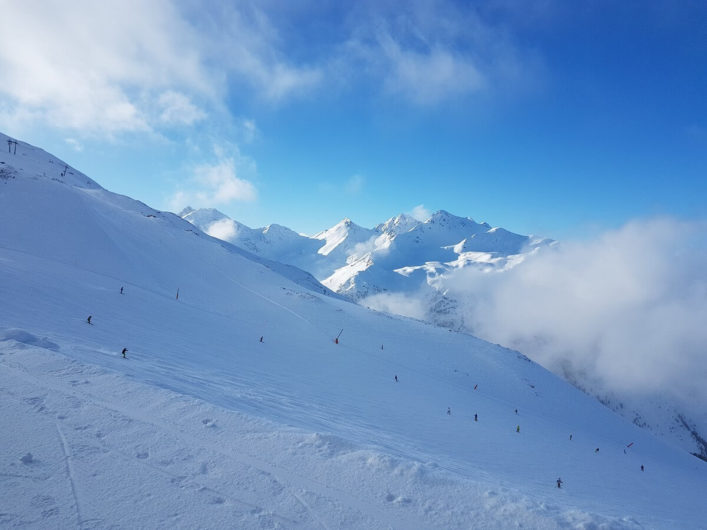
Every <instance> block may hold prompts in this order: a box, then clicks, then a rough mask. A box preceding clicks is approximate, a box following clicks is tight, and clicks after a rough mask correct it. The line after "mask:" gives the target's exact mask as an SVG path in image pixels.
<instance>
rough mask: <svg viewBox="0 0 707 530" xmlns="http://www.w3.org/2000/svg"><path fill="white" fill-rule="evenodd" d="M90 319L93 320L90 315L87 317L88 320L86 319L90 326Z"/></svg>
mask: <svg viewBox="0 0 707 530" xmlns="http://www.w3.org/2000/svg"><path fill="white" fill-rule="evenodd" d="M92 318H93V316H92V315H88V318H87V319H86V322H87V323H89V324H90V323H91V319H92Z"/></svg>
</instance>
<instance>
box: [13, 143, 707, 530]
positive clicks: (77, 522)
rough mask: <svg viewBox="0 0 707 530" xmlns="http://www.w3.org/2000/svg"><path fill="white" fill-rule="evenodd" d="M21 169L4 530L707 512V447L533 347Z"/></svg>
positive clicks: (577, 524)
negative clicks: (679, 443) (401, 313)
mask: <svg viewBox="0 0 707 530" xmlns="http://www.w3.org/2000/svg"><path fill="white" fill-rule="evenodd" d="M5 141H6V137H4V136H2V135H0V145H4V142H5ZM0 162H2V164H0V176H1V177H2V178H0V225H1V226H2V227H3V228H2V230H0V294H1V295H2V301H3V303H2V304H0V411H1V414H2V415H1V418H2V421H3V425H4V426H5V428H4V429H2V431H1V432H2V434H0V446H1V447H2V460H1V464H0V465H1V469H0V491H2V492H3V494H2V495H0V526H1V527H26V528H71V527H76V528H105V527H113V526H115V527H119V528H167V527H170V528H175V527H177V528H194V527H211V528H219V527H235V528H273V527H274V528H512V527H526V528H567V527H570V528H700V527H703V526H704V521H705V517H706V516H707V507H706V506H705V504H706V503H704V491H705V485H707V480H706V479H705V477H706V475H705V472H706V471H707V466H706V465H705V463H704V462H701V461H699V460H697V459H696V458H693V457H690V456H689V455H687V454H685V453H684V452H681V451H679V450H676V449H674V448H671V447H669V446H667V445H665V444H663V443H661V442H660V441H658V440H656V439H655V438H653V437H651V436H650V435H649V433H647V432H645V431H642V430H640V429H638V428H636V427H635V426H633V425H631V424H629V423H627V422H626V421H624V420H622V419H621V418H619V417H618V416H617V415H615V414H613V413H612V412H611V411H609V410H608V409H606V408H605V407H603V406H602V405H601V404H599V403H598V402H597V401H595V400H594V399H592V398H590V397H588V396H586V395H585V394H582V393H581V392H579V391H577V390H576V389H574V388H573V387H571V386H569V385H568V384H566V383H564V382H563V381H561V380H560V379H559V378H557V377H555V376H553V375H552V374H550V373H549V372H547V371H546V370H544V369H542V368H541V367H539V366H538V365H536V364H534V363H532V362H530V361H528V360H527V359H526V358H525V357H523V356H522V355H521V354H519V353H517V352H514V351H511V350H507V349H504V348H501V347H499V346H497V345H493V344H489V343H487V342H484V341H481V340H479V339H476V338H474V337H471V336H469V335H466V334H461V333H454V332H449V331H447V330H444V329H440V328H437V327H434V326H431V325H426V324H423V323H421V322H417V321H413V320H408V319H403V318H398V317H391V316H388V315H385V314H381V313H375V312H371V311H368V310H366V309H364V308H362V307H360V306H357V305H354V304H352V303H349V302H346V301H344V300H342V299H340V298H338V297H337V296H335V295H333V293H331V292H330V291H328V290H326V289H325V288H323V287H322V286H321V285H319V284H318V283H316V282H314V281H313V279H312V278H311V277H310V276H309V275H307V274H306V273H303V272H301V271H298V270H296V269H293V268H292V267H285V266H281V265H277V264H274V263H272V262H267V261H264V260H262V259H259V258H256V257H255V256H252V255H250V254H248V253H247V252H245V251H243V250H240V249H236V248H235V247H233V246H231V245H229V244H227V243H224V242H222V241H219V240H216V239H213V238H211V237H209V236H206V235H205V234H203V233H201V232H199V231H198V230H196V229H195V228H194V227H193V226H192V225H190V224H189V223H187V222H186V221H184V220H182V219H179V218H178V217H177V216H174V215H171V214H166V213H163V212H157V211H155V210H152V209H151V208H149V207H147V206H145V205H144V204H141V203H139V202H137V201H134V200H132V199H130V198H127V197H123V196H119V195H116V194H113V193H111V192H109V191H107V190H104V189H102V188H101V187H100V186H99V185H98V184H96V183H95V181H93V180H91V179H88V177H85V176H84V175H81V174H80V172H78V171H76V170H70V171H68V172H67V174H65V175H64V176H61V175H60V170H63V169H64V164H63V163H61V161H58V160H56V159H54V158H53V157H52V156H51V155H49V154H47V153H45V152H44V151H42V150H40V149H37V148H34V147H32V146H29V145H27V144H24V143H22V142H20V143H19V145H18V150H17V155H13V154H11V153H4V152H3V153H2V154H0ZM72 173H73V174H72ZM121 287H123V294H121V293H120V289H121ZM177 292H179V296H178V297H177ZM88 315H91V316H92V319H91V322H92V323H91V324H88V323H87V322H86V319H87V316H88ZM342 329H343V332H342V333H341V336H340V340H339V343H338V344H336V343H335V342H334V337H336V336H337V334H339V332H340V330H342ZM260 337H263V341H262V342H261V341H260ZM123 348H127V358H125V359H124V358H122V356H121V355H120V352H121V350H122V349H123ZM395 376H397V378H398V381H397V382H396V381H395ZM516 409H517V413H516ZM448 410H449V412H450V414H448V413H447V411H448ZM475 414H477V415H478V421H474V415H475ZM518 427H519V428H520V429H519V431H520V432H517V428H518ZM570 434H571V435H572V439H571V440H570ZM631 442H633V445H632V446H631V447H630V448H627V447H626V446H627V445H628V444H629V443H631ZM596 448H599V449H600V450H599V452H596V451H595V450H596ZM641 465H644V466H645V471H641V469H640V466H641ZM558 477H562V480H563V481H564V484H563V488H562V489H558V488H557V487H556V484H555V481H556V479H557V478H558Z"/></svg>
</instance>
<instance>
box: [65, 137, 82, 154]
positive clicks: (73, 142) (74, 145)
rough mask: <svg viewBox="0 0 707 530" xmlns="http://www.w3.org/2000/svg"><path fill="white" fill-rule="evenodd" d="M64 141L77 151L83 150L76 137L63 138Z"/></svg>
mask: <svg viewBox="0 0 707 530" xmlns="http://www.w3.org/2000/svg"><path fill="white" fill-rule="evenodd" d="M64 141H65V142H66V143H67V144H68V145H70V146H71V147H72V148H73V149H74V151H78V152H79V153H80V152H81V151H83V144H82V143H81V142H79V141H78V140H77V139H76V138H65V139H64Z"/></svg>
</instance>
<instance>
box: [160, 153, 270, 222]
mask: <svg viewBox="0 0 707 530" xmlns="http://www.w3.org/2000/svg"><path fill="white" fill-rule="evenodd" d="M215 151H216V152H217V156H219V155H221V156H219V159H218V161H217V162H215V163H212V164H201V165H198V166H196V167H195V168H194V170H193V176H192V179H191V185H190V186H188V187H186V188H182V189H179V190H177V191H176V192H175V193H174V194H173V195H172V197H171V198H170V199H169V200H168V208H169V209H170V210H172V211H180V210H182V209H183V208H185V207H186V206H192V207H194V208H212V207H215V206H219V205H224V204H229V203H231V202H234V201H244V202H250V201H254V200H255V199H256V197H257V190H256V188H255V186H254V185H253V183H252V182H250V181H249V180H247V179H244V178H241V177H239V176H238V175H237V167H242V166H248V165H249V164H250V162H249V161H248V160H247V159H245V160H241V158H238V160H237V159H236V158H235V157H226V156H223V152H222V150H221V149H215Z"/></svg>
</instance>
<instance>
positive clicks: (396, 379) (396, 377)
mask: <svg viewBox="0 0 707 530" xmlns="http://www.w3.org/2000/svg"><path fill="white" fill-rule="evenodd" d="M395 382H396V383H397V382H398V374H395Z"/></svg>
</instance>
